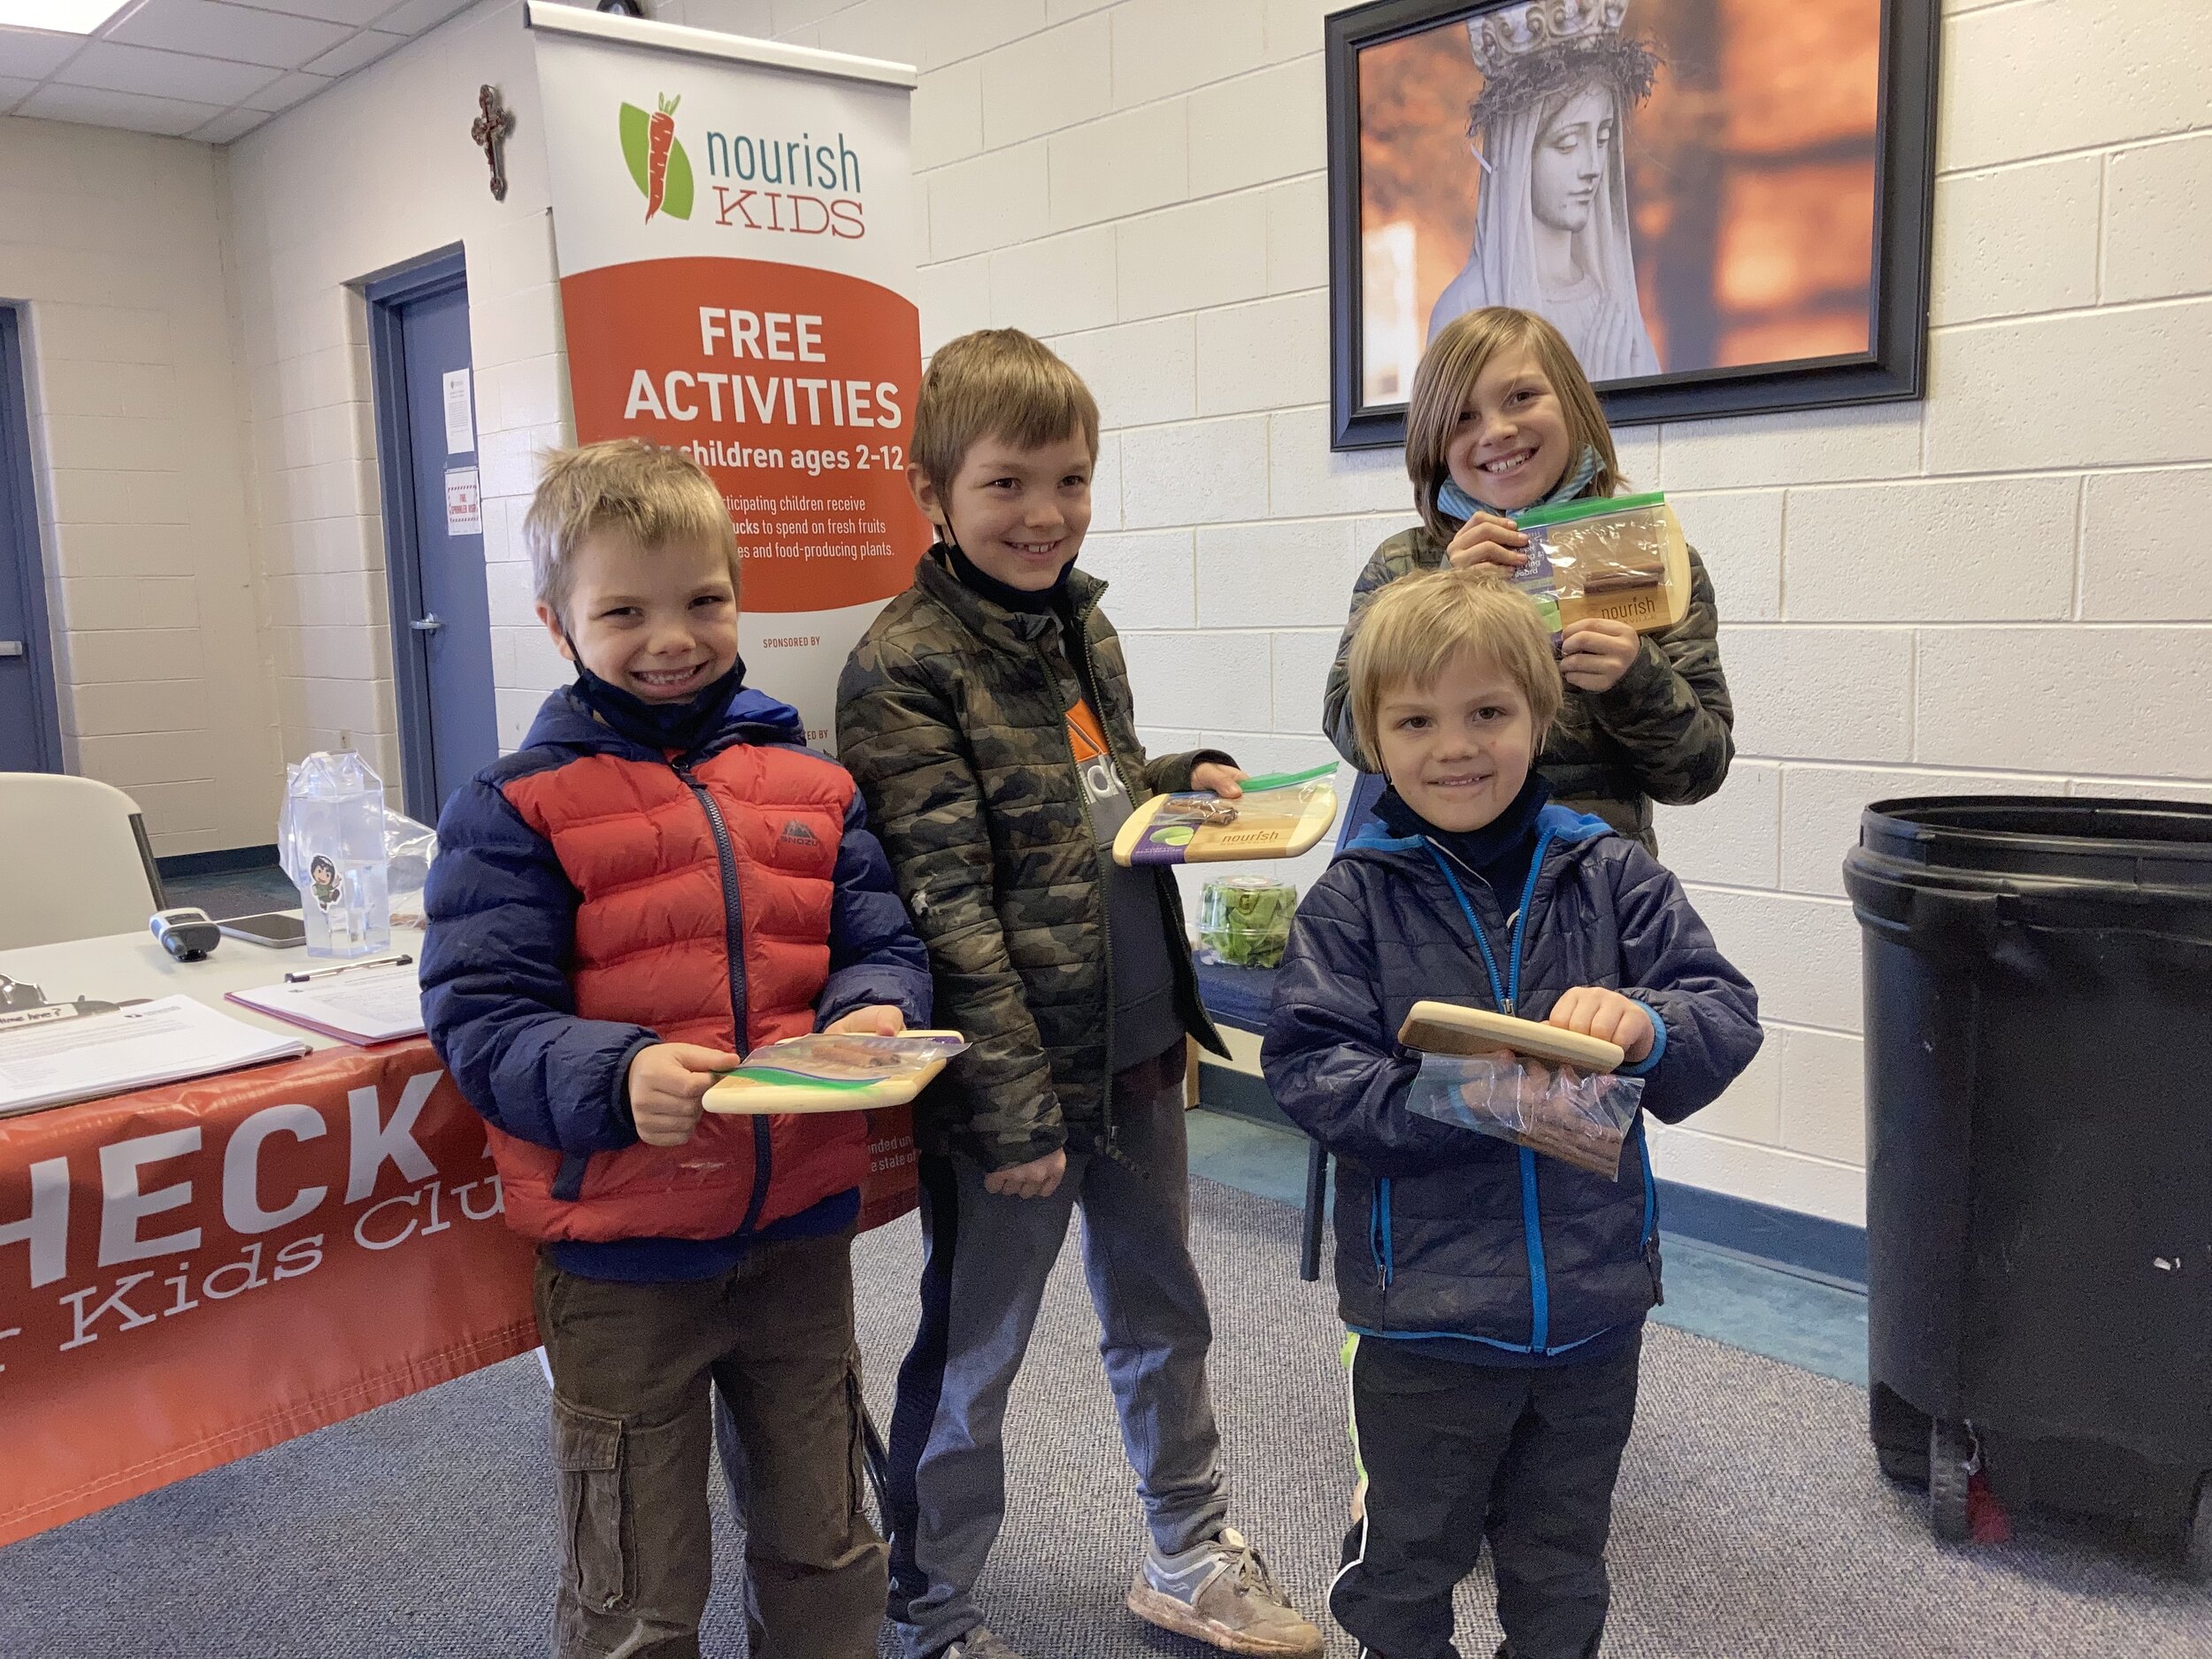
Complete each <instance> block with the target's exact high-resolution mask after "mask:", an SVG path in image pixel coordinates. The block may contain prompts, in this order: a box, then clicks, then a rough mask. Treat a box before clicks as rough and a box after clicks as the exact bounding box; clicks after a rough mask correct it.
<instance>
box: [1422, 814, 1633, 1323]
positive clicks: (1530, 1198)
mask: <svg viewBox="0 0 2212 1659" xmlns="http://www.w3.org/2000/svg"><path fill="white" fill-rule="evenodd" d="M1551 843H1552V836H1551V834H1550V833H1549V832H1546V833H1544V834H1542V835H1540V836H1539V837H1538V838H1537V841H1536V856H1534V857H1533V858H1532V859H1530V860H1529V865H1528V881H1527V883H1526V884H1525V886H1524V887H1522V889H1521V908H1520V910H1519V912H1518V915H1517V918H1516V920H1515V922H1514V925H1513V933H1512V940H1511V943H1510V945H1509V956H1508V957H1507V963H1506V972H1507V976H1508V977H1507V979H1506V980H1505V982H1504V983H1503V984H1502V985H1501V984H1500V983H1499V981H1498V964H1497V958H1496V957H1495V956H1493V955H1492V954H1491V950H1490V941H1489V938H1488V935H1487V933H1486V930H1485V929H1484V927H1483V925H1482V918H1481V917H1479V916H1478V915H1477V914H1476V913H1475V907H1474V905H1473V904H1472V903H1471V902H1469V900H1468V897H1467V893H1466V889H1464V888H1463V887H1461V886H1460V885H1459V878H1458V877H1457V876H1455V875H1454V874H1453V873H1452V867H1451V865H1449V864H1447V863H1445V861H1444V857H1443V855H1442V854H1440V852H1438V851H1437V849H1436V848H1435V847H1434V846H1432V845H1431V846H1429V856H1430V857H1431V858H1432V859H1433V860H1435V863H1436V867H1437V869H1438V871H1440V872H1441V873H1442V875H1443V877H1444V880H1445V883H1446V885H1447V886H1448V887H1450V888H1451V890H1452V896H1453V897H1454V898H1455V899H1457V900H1458V901H1459V912H1460V914H1461V915H1462V916H1463V917H1465V918H1467V926H1468V928H1469V930H1470V931H1471V932H1472V933H1473V934H1474V936H1475V945H1476V948H1477V949H1479V950H1480V951H1481V952H1482V966H1483V972H1485V973H1486V974H1487V975H1489V978H1490V995H1491V996H1492V998H1493V999H1494V1001H1495V1002H1497V1004H1498V1011H1499V1012H1500V1013H1501V1014H1511V1013H1512V1012H1513V1011H1514V1007H1515V1005H1516V1003H1517V1002H1518V1001H1519V998H1520V990H1521V951H1522V947H1523V946H1524V945H1525V944H1526V942H1527V941H1528V924H1529V913H1530V911H1531V910H1533V909H1534V907H1535V902H1536V879H1537V877H1538V876H1539V875H1540V874H1541V873H1542V872H1543V869H1544V854H1545V852H1546V851H1547V850H1548V849H1549V848H1550V846H1551ZM1424 844H1425V845H1426V844H1427V843H1424ZM1518 1151H1519V1153H1520V1165H1521V1238H1522V1242H1523V1245H1524V1246H1525V1248H1526V1250H1527V1252H1528V1316H1529V1317H1528V1323H1529V1348H1530V1351H1531V1352H1532V1353H1537V1354H1541V1353H1543V1352H1545V1345H1546V1344H1547V1343H1548V1341H1549V1340H1551V1284H1550V1280H1549V1279H1548V1276H1547V1275H1546V1273H1545V1271H1544V1214H1543V1208H1542V1205H1541V1203H1540V1201H1539V1196H1538V1193H1537V1186H1536V1154H1535V1153H1533V1152H1532V1151H1531V1150H1530V1149H1529V1148H1526V1147H1522V1148H1518ZM1647 1173H1648V1166H1647Z"/></svg>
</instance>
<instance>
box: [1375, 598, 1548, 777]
mask: <svg viewBox="0 0 2212 1659" xmlns="http://www.w3.org/2000/svg"><path fill="white" fill-rule="evenodd" d="M1463 652H1467V653H1471V654H1472V655H1473V656H1474V657H1475V659H1476V660H1477V661H1478V662H1479V663H1481V664H1483V665H1484V666H1486V667H1488V668H1492V669H1494V670H1496V672H1499V673H1500V674H1502V675H1503V676H1504V677H1505V679H1507V680H1509V681H1510V682H1512V684H1513V685H1514V686H1515V687H1517V688H1518V689H1519V691H1520V693H1521V695H1522V696H1523V697H1524V698H1525V700H1526V701H1527V703H1528V712H1529V718H1530V719H1531V720H1532V721H1533V722H1534V725H1535V747H1536V748H1537V749H1542V748H1543V746H1544V736H1545V733H1548V731H1550V729H1551V723H1552V722H1553V720H1555V719H1556V718H1558V715H1559V705H1560V703H1561V700H1562V699H1563V697H1564V696H1565V695H1566V694H1565V691H1564V688H1563V687H1562V686H1561V684H1560V680H1559V664H1558V661H1557V659H1556V658H1555V657H1553V655H1552V642H1551V630H1550V629H1549V628H1548V627H1546V626H1544V619H1543V618H1541V617H1540V616H1539V615H1538V614H1537V611H1536V607H1535V605H1534V604H1533V603H1532V602H1531V601H1530V600H1529V598H1528V596H1527V595H1525V594H1522V593H1519V592H1517V590H1516V589H1515V588H1513V587H1512V585H1511V584H1510V583H1509V581H1508V580H1506V578H1505V576H1504V574H1503V572H1500V571H1497V570H1495V569H1492V568H1487V567H1480V566H1479V567H1477V568H1475V569H1472V570H1441V571H1431V572H1427V573H1426V574H1425V575H1420V576H1408V577H1405V578H1403V579H1402V580H1398V581H1394V582H1393V583H1391V585H1390V586H1389V587H1387V588H1384V589H1383V590H1382V592H1381V594H1380V595H1378V596H1377V598H1376V600H1375V603H1373V604H1372V605H1371V606H1369V607H1368V611H1367V614H1366V616H1365V617H1363V618H1361V620H1360V625H1359V633H1358V634H1356V635H1355V636H1354V638H1353V640H1352V660H1351V663H1350V664H1349V668H1348V678H1349V680H1350V681H1351V700H1352V729H1353V730H1354V731H1355V732H1356V733H1358V736H1359V747H1360V753H1361V755H1362V756H1363V757H1364V758H1365V761H1366V764H1367V766H1368V768H1369V769H1370V770H1371V771H1374V772H1380V771H1381V770H1382V741H1381V736H1380V732H1379V726H1378V721H1379V718H1380V710H1381V709H1382V703H1383V697H1384V695H1386V693H1388V692H1391V691H1393V690H1395V689H1396V688H1397V687H1401V686H1412V687H1416V688H1417V689H1418V690H1422V691H1425V690H1427V689H1428V688H1429V687H1432V686H1433V685H1435V684H1436V681H1437V677H1438V676H1439V675H1440V674H1441V673H1442V672H1444V670H1445V668H1446V667H1447V666H1448V664H1450V663H1451V661H1452V659H1453V658H1455V657H1458V656H1460V655H1461V654H1462V653H1463Z"/></svg>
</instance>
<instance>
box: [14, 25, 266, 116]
mask: <svg viewBox="0 0 2212 1659" xmlns="http://www.w3.org/2000/svg"><path fill="white" fill-rule="evenodd" d="M55 79H56V80H58V81H62V82H63V83H64V84H65V85H68V86H73V87H98V88H102V89H104V90H105V91H109V92H139V93H144V94H145V95H147V96H150V97H157V98H171V99H184V100H188V101H190V102H193V103H198V104H211V105H212V106H213V107H214V108H216V109H218V110H225V109H228V108H229V107H230V106H231V105H232V104H236V103H238V102H240V101H241V100H242V99H243V98H245V97H246V96H248V95H249V94H251V93H255V92H258V91H259V90H260V89H261V88H264V87H265V86H267V85H268V84H269V82H270V81H273V80H274V79H275V77H274V76H273V74H271V73H270V72H269V71H268V70H266V69H265V68H261V67H258V66H257V65H252V64H232V63H225V62H224V61H223V60H222V59H220V58H195V57H192V56H189V55H188V54H187V53H184V52H157V51H155V50H151V49H150V48H148V47H144V46H123V45H119V44H117V43H116V42H113V41H95V42H92V44H91V45H89V46H88V47H86V48H85V49H84V50H82V51H81V52H79V53H78V54H77V55H76V56H75V57H74V58H71V59H70V60H69V62H68V63H67V65H65V66H64V67H63V68H62V70H61V71H60V72H59V73H58V74H57V75H56V77H55Z"/></svg>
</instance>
